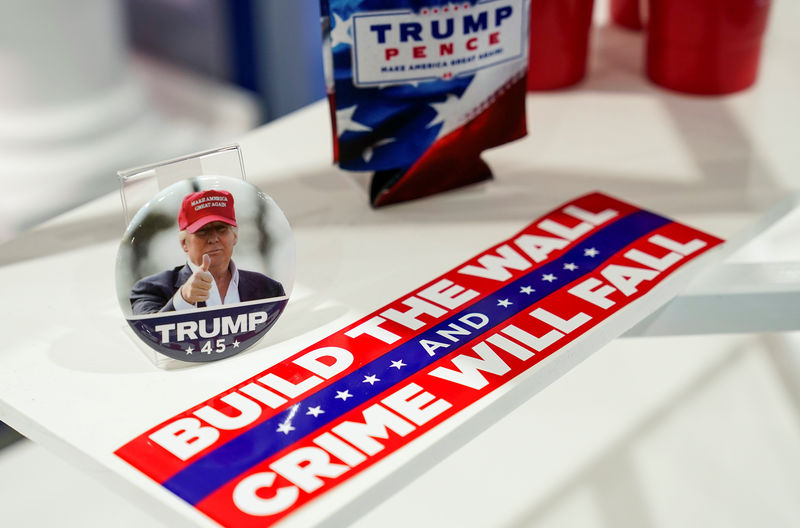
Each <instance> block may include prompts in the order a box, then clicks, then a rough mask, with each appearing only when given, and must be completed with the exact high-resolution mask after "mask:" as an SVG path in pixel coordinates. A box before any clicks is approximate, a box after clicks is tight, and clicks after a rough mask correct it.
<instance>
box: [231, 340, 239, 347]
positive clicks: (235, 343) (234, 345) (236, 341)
mask: <svg viewBox="0 0 800 528" xmlns="http://www.w3.org/2000/svg"><path fill="white" fill-rule="evenodd" d="M232 344H233V348H239V341H238V340H234V341H233V343H232Z"/></svg>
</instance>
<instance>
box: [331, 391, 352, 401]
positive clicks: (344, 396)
mask: <svg viewBox="0 0 800 528" xmlns="http://www.w3.org/2000/svg"><path fill="white" fill-rule="evenodd" d="M352 397H353V395H352V394H350V391H349V390H343V391H336V396H334V398H338V399H340V400H342V401H347V398H352Z"/></svg>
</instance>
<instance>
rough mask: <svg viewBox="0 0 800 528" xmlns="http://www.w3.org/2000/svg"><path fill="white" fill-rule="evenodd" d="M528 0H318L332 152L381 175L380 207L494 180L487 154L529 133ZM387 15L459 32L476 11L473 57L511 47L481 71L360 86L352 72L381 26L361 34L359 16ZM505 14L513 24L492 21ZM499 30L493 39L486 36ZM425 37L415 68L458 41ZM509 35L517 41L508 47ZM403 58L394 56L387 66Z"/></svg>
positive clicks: (376, 185)
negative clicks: (484, 153)
mask: <svg viewBox="0 0 800 528" xmlns="http://www.w3.org/2000/svg"><path fill="white" fill-rule="evenodd" d="M528 4H529V0H481V1H478V0H467V1H464V2H447V1H444V0H393V1H386V0H381V1H377V0H322V1H321V5H322V14H323V28H324V31H323V33H324V39H323V41H324V42H323V48H324V58H325V65H326V79H327V85H328V95H329V100H330V104H331V117H332V120H333V131H334V158H335V160H336V161H337V162H338V164H339V166H340V167H342V168H343V169H346V170H352V171H372V172H374V174H373V177H372V183H371V191H370V194H371V200H372V203H373V205H376V206H380V205H386V204H390V203H395V202H399V201H404V200H409V199H413V198H418V197H421V196H425V195H429V194H433V193H436V192H440V191H443V190H447V189H451V188H454V187H458V186H462V185H466V184H469V183H474V182H478V181H481V180H485V179H487V178H490V177H491V171H490V170H489V167H488V166H487V165H486V164H485V163H484V162H483V161H482V160H481V158H480V153H481V152H482V151H483V150H485V149H488V148H491V147H495V146H498V145H502V144H504V143H507V142H509V141H512V140H514V139H518V138H520V137H522V136H524V135H525V134H526V123H525V102H524V98H525V74H526V71H527V70H526V68H527V45H521V46H520V43H527V32H528V15H527V12H528ZM498 10H500V11H498ZM382 13H390V14H392V13H398V17H400V18H401V19H402V20H405V21H409V20H410V21H412V22H410V23H411V24H419V25H420V26H421V27H426V28H427V27H428V25H427V24H430V23H432V22H435V23H436V24H437V25H436V28H437V30H440V29H441V28H445V27H447V28H449V29H451V31H452V32H453V34H454V35H456V36H458V34H459V31H461V32H462V33H463V31H469V28H466V27H464V25H463V24H462V23H461V22H462V20H463V18H459V17H465V16H466V17H470V16H471V17H474V18H471V19H470V20H471V21H473V20H474V21H480V22H482V23H483V25H481V26H480V27H481V31H475V32H473V33H470V34H475V35H478V36H479V37H480V39H479V38H478V37H476V39H475V40H474V42H471V43H470V44H471V45H470V49H472V48H473V47H474V48H475V52H474V54H473V55H471V57H472V58H473V59H476V61H477V62H480V59H479V57H481V56H483V55H487V54H488V52H487V51H483V50H490V49H492V48H496V49H497V50H505V54H504V55H502V57H501V58H500V59H499V60H500V62H499V63H498V62H497V61H496V60H494V59H485V60H484V64H485V65H484V66H477V67H475V68H472V67H471V65H470V66H467V67H456V68H455V69H449V68H448V67H442V68H433V69H432V70H426V71H422V72H421V73H420V77H418V78H414V79H407V80H404V79H400V80H397V79H394V78H393V77H392V75H391V74H387V78H386V82H372V83H368V84H361V83H359V82H358V78H357V74H356V73H355V66H356V62H357V58H358V56H359V53H362V54H363V53H366V52H365V51H364V50H372V49H374V48H375V47H376V46H375V43H374V42H372V41H371V40H368V39H367V38H366V37H367V36H369V37H375V36H376V34H375V33H374V32H373V33H371V32H370V31H369V28H370V27H375V25H363V28H362V30H361V32H360V34H359V35H360V36H359V35H356V32H355V28H356V25H355V24H354V21H355V20H357V19H359V17H365V16H377V15H379V14H382ZM498 13H500V14H504V13H513V17H514V22H513V23H512V22H507V21H505V20H502V19H501V23H500V24H499V25H498V26H497V27H492V24H493V22H494V21H496V20H497V18H498V17H497V15H498ZM510 18H511V16H509V19H510ZM390 20H391V19H390ZM503 22H505V23H503ZM448 23H449V24H452V25H447V24H448ZM387 27H389V25H388V24H387ZM387 31H388V30H387ZM391 31H396V28H392V29H391ZM365 33H366V36H365ZM470 34H468V35H467V36H469V35H470ZM492 34H495V36H494V37H492V38H494V39H495V40H494V41H492V42H494V44H492V43H490V42H489V40H487V39H489V36H488V35H492ZM357 37H358V38H357ZM420 39H421V42H412V44H420V45H421V47H422V48H425V50H424V51H423V53H425V54H430V57H429V58H428V59H408V60H406V63H405V64H407V65H409V67H410V66H412V65H414V64H416V63H418V62H420V61H422V60H429V61H441V60H442V57H440V56H437V49H439V48H437V46H441V45H442V44H444V45H445V46H447V45H449V44H453V42H450V41H448V39H446V38H442V39H434V38H433V37H431V36H429V35H427V34H426V35H425V36H424V38H423V37H420ZM412 40H413V39H411V38H408V41H409V42H411V41H412ZM511 40H513V41H514V46H516V47H513V50H512V51H508V50H509V49H511V47H512V46H511V44H509V42H510V41H511ZM462 44H463V43H462ZM378 51H379V52H380V49H379V50H378ZM427 56H428V55H426V57H427ZM387 57H388V55H387ZM449 57H450V56H449V55H445V57H444V59H447V58H449ZM397 60H399V59H395V58H391V59H390V58H387V59H386V63H387V64H395V61H397ZM451 62H452V61H451ZM477 62H476V63H477ZM429 63H431V64H434V63H436V62H429Z"/></svg>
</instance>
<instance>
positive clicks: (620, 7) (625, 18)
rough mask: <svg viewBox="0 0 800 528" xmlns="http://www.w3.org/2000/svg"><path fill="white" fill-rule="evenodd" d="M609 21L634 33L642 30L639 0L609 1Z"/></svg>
mask: <svg viewBox="0 0 800 528" xmlns="http://www.w3.org/2000/svg"><path fill="white" fill-rule="evenodd" d="M611 20H613V21H614V23H615V24H617V25H618V26H622V27H624V28H628V29H632V30H635V31H638V30H640V29H642V15H641V13H640V12H639V0H611Z"/></svg>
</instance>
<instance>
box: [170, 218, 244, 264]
mask: <svg viewBox="0 0 800 528" xmlns="http://www.w3.org/2000/svg"><path fill="white" fill-rule="evenodd" d="M238 241H239V235H238V233H237V232H236V228H234V227H233V226H231V225H228V224H226V223H225V222H211V223H209V224H206V225H204V226H203V227H202V228H200V229H198V230H197V231H195V232H194V233H186V238H184V239H183V240H182V241H181V246H182V247H183V251H184V252H185V253H186V255H187V256H188V257H189V260H191V261H192V262H194V263H195V264H196V265H197V266H202V264H203V255H208V256H209V257H210V258H211V265H210V266H209V269H210V270H211V271H212V272H213V271H222V270H225V269H227V268H228V264H229V263H230V261H231V256H232V255H233V246H235V245H236V242H238Z"/></svg>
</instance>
